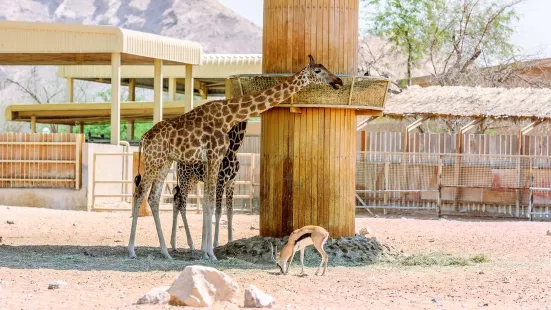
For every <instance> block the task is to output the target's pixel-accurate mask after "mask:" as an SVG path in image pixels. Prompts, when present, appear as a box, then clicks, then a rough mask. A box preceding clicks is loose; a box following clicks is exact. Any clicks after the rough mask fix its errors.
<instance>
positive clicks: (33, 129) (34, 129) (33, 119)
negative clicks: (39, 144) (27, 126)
mask: <svg viewBox="0 0 551 310" xmlns="http://www.w3.org/2000/svg"><path fill="white" fill-rule="evenodd" d="M31 132H32V133H36V116H31Z"/></svg>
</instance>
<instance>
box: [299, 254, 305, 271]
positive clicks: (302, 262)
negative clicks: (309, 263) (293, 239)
mask: <svg viewBox="0 0 551 310" xmlns="http://www.w3.org/2000/svg"><path fill="white" fill-rule="evenodd" d="M304 249H305V248H302V249H300V264H301V265H302V271H301V272H300V274H304Z"/></svg>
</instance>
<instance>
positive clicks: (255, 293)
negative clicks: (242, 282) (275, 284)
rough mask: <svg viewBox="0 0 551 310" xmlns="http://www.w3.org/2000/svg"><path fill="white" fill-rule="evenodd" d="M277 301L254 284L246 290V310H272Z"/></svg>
mask: <svg viewBox="0 0 551 310" xmlns="http://www.w3.org/2000/svg"><path fill="white" fill-rule="evenodd" d="M274 303H275V299H274V298H273V297H272V296H270V295H268V294H266V293H264V292H263V291H261V290H260V289H259V288H258V287H256V286H254V285H253V284H251V285H249V286H248V287H247V288H246V289H245V303H244V305H245V308H271V307H272V306H273V305H274Z"/></svg>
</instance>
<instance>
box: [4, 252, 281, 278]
mask: <svg viewBox="0 0 551 310" xmlns="http://www.w3.org/2000/svg"><path fill="white" fill-rule="evenodd" d="M136 255H137V256H138V258H137V259H128V248H127V247H126V246H72V245H18V246H13V245H0V267H6V268H12V269H56V270H80V271H89V270H112V271H125V272H143V271H181V270H183V269H184V268H185V267H186V266H188V265H204V266H211V267H215V268H217V269H219V270H224V269H246V270H248V269H256V270H271V269H274V267H275V266H273V265H272V264H252V263H248V262H245V261H241V260H237V259H231V258H230V259H222V260H219V261H207V260H203V259H202V258H201V257H202V256H201V253H200V252H198V251H194V252H192V251H190V250H187V249H186V250H183V251H182V252H177V253H174V252H171V255H172V257H173V260H167V259H165V258H164V257H163V256H162V255H161V253H160V250H159V248H158V247H143V246H142V247H136Z"/></svg>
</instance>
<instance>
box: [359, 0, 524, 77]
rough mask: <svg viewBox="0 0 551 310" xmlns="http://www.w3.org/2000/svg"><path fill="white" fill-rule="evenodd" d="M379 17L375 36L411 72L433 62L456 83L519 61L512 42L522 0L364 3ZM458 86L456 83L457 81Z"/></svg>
mask: <svg viewBox="0 0 551 310" xmlns="http://www.w3.org/2000/svg"><path fill="white" fill-rule="evenodd" d="M362 1H363V3H364V4H366V5H368V6H371V7H374V6H377V10H376V12H375V13H374V14H373V15H372V16H370V17H369V18H368V21H369V23H370V27H369V28H370V32H371V33H372V34H373V35H376V36H379V37H381V38H383V39H385V40H387V41H389V42H390V43H391V44H392V45H393V46H394V47H395V48H397V49H398V50H399V51H400V52H402V53H403V54H405V55H406V57H407V66H408V79H409V78H410V77H411V68H412V67H414V66H415V65H418V64H419V63H420V61H421V60H427V61H430V63H431V64H432V66H433V69H434V72H433V73H434V75H436V76H445V77H446V78H447V79H453V78H455V77H454V76H451V75H453V74H463V73H465V72H466V71H467V70H468V69H470V68H472V67H473V65H489V64H492V62H493V63H495V62H499V61H501V60H505V59H508V58H511V57H513V56H514V54H515V53H516V52H517V49H516V47H515V46H514V45H513V44H512V43H511V41H510V39H511V36H512V34H513V32H514V28H513V26H512V25H513V22H514V21H515V20H517V19H518V15H517V13H516V11H515V5H516V4H518V3H520V2H522V1H523V0H505V1H504V0H476V1H475V0H465V1H457V0H362ZM452 83H453V81H452Z"/></svg>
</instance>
